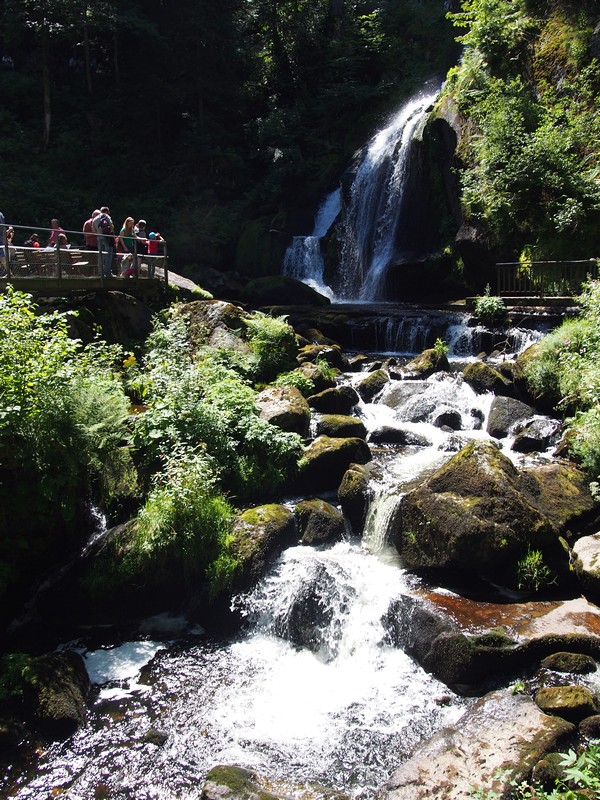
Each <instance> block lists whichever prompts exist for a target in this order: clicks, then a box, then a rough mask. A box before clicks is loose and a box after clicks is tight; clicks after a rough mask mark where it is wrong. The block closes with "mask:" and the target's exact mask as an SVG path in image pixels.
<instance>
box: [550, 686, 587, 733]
mask: <svg viewBox="0 0 600 800" xmlns="http://www.w3.org/2000/svg"><path fill="white" fill-rule="evenodd" d="M535 702H536V704H537V705H538V707H539V708H540V709H541V710H542V711H543V712H544V713H545V714H551V715H553V716H558V717H562V718H563V719H566V720H568V721H569V722H573V723H575V724H577V723H578V722H581V720H582V719H585V718H586V717H590V716H591V715H592V714H595V713H596V712H597V710H598V708H597V702H596V698H595V697H594V695H593V694H592V692H591V691H590V690H589V689H588V688H586V687H585V686H543V687H542V688H541V689H538V691H537V692H536V694H535Z"/></svg>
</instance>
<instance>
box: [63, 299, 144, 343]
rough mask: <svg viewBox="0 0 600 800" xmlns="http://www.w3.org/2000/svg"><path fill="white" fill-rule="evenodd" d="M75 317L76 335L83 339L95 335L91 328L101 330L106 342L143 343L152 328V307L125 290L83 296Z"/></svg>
mask: <svg viewBox="0 0 600 800" xmlns="http://www.w3.org/2000/svg"><path fill="white" fill-rule="evenodd" d="M77 310H78V316H77V317H75V318H74V327H75V331H76V333H77V335H79V336H80V337H81V338H83V339H84V340H86V341H87V340H91V339H93V337H94V328H96V327H100V328H101V329H102V336H103V337H104V338H105V339H106V340H107V341H108V342H116V343H120V344H123V343H125V342H142V341H144V339H146V338H147V337H148V335H149V334H150V333H151V331H152V317H153V313H154V312H153V311H152V309H151V308H150V307H149V306H147V305H146V304H145V303H143V302H142V301H141V300H138V299H137V298H135V297H133V296H132V295H129V294H126V293H124V292H94V293H92V294H88V295H86V296H85V297H84V298H82V300H81V302H80V303H78V305H77Z"/></svg>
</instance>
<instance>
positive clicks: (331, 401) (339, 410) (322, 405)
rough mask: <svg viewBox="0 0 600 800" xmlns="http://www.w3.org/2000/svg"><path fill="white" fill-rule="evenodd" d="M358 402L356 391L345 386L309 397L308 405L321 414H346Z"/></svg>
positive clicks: (335, 387)
mask: <svg viewBox="0 0 600 800" xmlns="http://www.w3.org/2000/svg"><path fill="white" fill-rule="evenodd" d="M359 400H360V398H359V396H358V394H357V393H356V390H355V389H353V388H352V386H348V385H347V384H345V385H343V386H334V387H333V388H332V389H325V391H323V392H319V393H318V394H313V395H311V397H309V398H308V404H309V406H310V407H311V408H314V410H315V411H319V412H320V413H321V414H347V413H348V412H349V411H351V410H352V409H353V408H354V406H356V405H358V402H359Z"/></svg>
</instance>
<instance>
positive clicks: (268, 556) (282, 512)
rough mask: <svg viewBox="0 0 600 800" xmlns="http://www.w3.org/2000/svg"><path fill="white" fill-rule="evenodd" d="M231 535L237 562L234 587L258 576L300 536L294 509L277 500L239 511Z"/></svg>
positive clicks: (245, 583)
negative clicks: (276, 501)
mask: <svg viewBox="0 0 600 800" xmlns="http://www.w3.org/2000/svg"><path fill="white" fill-rule="evenodd" d="M232 535H233V540H234V543H233V546H234V551H235V556H236V558H237V560H238V562H239V569H238V574H237V576H236V579H235V589H236V590H240V589H242V588H246V587H247V586H250V585H252V584H254V583H255V582H256V581H257V580H259V579H260V578H261V577H262V576H263V575H264V573H265V571H266V569H267V567H268V566H269V565H270V564H271V563H272V562H273V561H274V560H275V558H277V556H278V555H279V554H280V553H281V552H282V551H283V550H284V549H285V548H286V547H290V546H291V545H294V544H297V543H298V538H299V537H298V526H297V524H296V518H295V516H294V514H293V512H292V511H290V510H289V509H288V508H286V507H285V506H283V505H279V504H277V503H270V504H267V505H263V506H256V507H255V508H249V509H247V510H246V511H244V512H242V513H241V514H240V515H239V516H238V517H237V518H236V519H235V521H234V523H233V526H232Z"/></svg>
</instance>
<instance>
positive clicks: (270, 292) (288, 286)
mask: <svg viewBox="0 0 600 800" xmlns="http://www.w3.org/2000/svg"><path fill="white" fill-rule="evenodd" d="M242 299H243V300H244V302H246V303H248V304H250V305H251V306H253V307H254V308H261V307H263V306H274V305H280V306H291V305H298V306H299V305H310V306H328V305H330V302H331V301H330V300H329V298H328V297H325V296H324V295H322V294H319V292H317V291H316V290H315V289H312V288H311V287H310V286H307V285H306V284H305V283H302V282H301V281H297V280H295V279H294V278H289V277H287V276H286V275H269V276H266V277H263V278H254V279H253V280H251V281H248V282H247V283H246V285H245V287H244V291H243V294H242Z"/></svg>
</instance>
